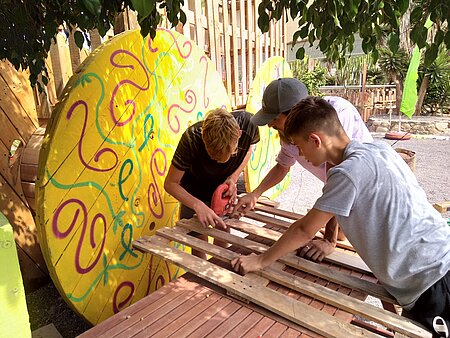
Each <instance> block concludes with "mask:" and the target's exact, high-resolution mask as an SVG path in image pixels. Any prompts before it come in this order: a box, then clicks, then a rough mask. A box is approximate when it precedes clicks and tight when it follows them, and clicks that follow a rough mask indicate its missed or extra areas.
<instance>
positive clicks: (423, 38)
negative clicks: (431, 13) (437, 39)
mask: <svg viewBox="0 0 450 338" xmlns="http://www.w3.org/2000/svg"><path fill="white" fill-rule="evenodd" d="M427 34H428V30H427V29H426V28H425V27H424V26H423V25H422V24H421V23H420V22H419V23H417V24H416V25H415V26H414V27H413V29H412V30H411V33H410V37H411V40H412V41H413V42H415V43H416V44H417V47H419V48H423V47H425V45H426V43H427Z"/></svg>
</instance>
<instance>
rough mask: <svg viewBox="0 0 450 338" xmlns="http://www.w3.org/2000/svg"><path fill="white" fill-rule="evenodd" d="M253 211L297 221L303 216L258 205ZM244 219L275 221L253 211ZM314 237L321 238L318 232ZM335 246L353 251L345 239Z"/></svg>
mask: <svg viewBox="0 0 450 338" xmlns="http://www.w3.org/2000/svg"><path fill="white" fill-rule="evenodd" d="M255 210H258V211H262V212H267V213H270V214H272V215H276V216H280V217H284V218H290V219H292V220H298V219H300V218H302V217H303V215H300V214H296V213H295V212H291V211H287V210H282V209H275V208H271V207H267V206H265V205H258V204H257V205H256V206H255ZM245 217H248V218H251V219H254V220H257V221H261V222H266V221H267V222H269V223H271V221H272V219H275V220H276V218H274V217H271V216H266V215H261V214H259V213H256V212H253V211H250V212H248V213H247V214H246V215H245ZM276 222H277V224H276V225H280V226H282V227H289V224H290V223H289V222H285V223H284V222H280V223H278V222H279V221H276ZM316 237H317V238H323V235H322V234H321V233H320V231H319V232H317V234H316ZM336 246H337V247H339V248H343V249H347V250H351V251H355V249H354V248H353V246H352V245H351V244H350V242H349V241H348V240H347V239H345V240H343V241H338V242H337V243H336Z"/></svg>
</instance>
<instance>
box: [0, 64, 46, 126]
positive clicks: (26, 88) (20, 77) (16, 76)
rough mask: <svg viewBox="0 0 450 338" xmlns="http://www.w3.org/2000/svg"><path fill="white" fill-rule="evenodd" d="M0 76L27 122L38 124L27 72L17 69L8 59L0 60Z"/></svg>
mask: <svg viewBox="0 0 450 338" xmlns="http://www.w3.org/2000/svg"><path fill="white" fill-rule="evenodd" d="M0 76H1V77H2V78H3V80H4V81H5V83H7V85H8V87H9V89H10V90H11V92H12V93H13V95H14V97H15V99H16V100H17V102H18V103H19V104H20V107H21V108H22V109H23V111H24V112H25V114H26V115H27V116H28V119H29V122H28V123H31V125H33V126H34V127H37V126H39V122H38V116H37V111H36V102H35V99H34V95H33V89H32V88H31V85H30V79H29V72H28V71H17V70H16V69H15V68H14V66H13V65H12V64H11V63H10V62H8V61H0Z"/></svg>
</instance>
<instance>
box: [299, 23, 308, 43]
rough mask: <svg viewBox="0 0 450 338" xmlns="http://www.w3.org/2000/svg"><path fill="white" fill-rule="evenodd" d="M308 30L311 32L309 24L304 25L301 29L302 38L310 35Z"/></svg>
mask: <svg viewBox="0 0 450 338" xmlns="http://www.w3.org/2000/svg"><path fill="white" fill-rule="evenodd" d="M308 32H309V24H307V25H306V26H303V27H302V29H300V31H299V35H300V38H302V39H304V38H306V37H307V36H308Z"/></svg>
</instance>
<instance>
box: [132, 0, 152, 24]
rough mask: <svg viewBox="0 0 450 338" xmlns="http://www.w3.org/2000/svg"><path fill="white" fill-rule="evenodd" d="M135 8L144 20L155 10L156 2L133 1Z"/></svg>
mask: <svg viewBox="0 0 450 338" xmlns="http://www.w3.org/2000/svg"><path fill="white" fill-rule="evenodd" d="M131 3H132V4H133V8H134V9H135V10H136V11H137V12H138V13H139V15H140V16H141V17H142V18H143V19H144V18H146V17H148V16H149V15H150V13H151V12H153V10H154V9H155V5H156V0H131Z"/></svg>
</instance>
